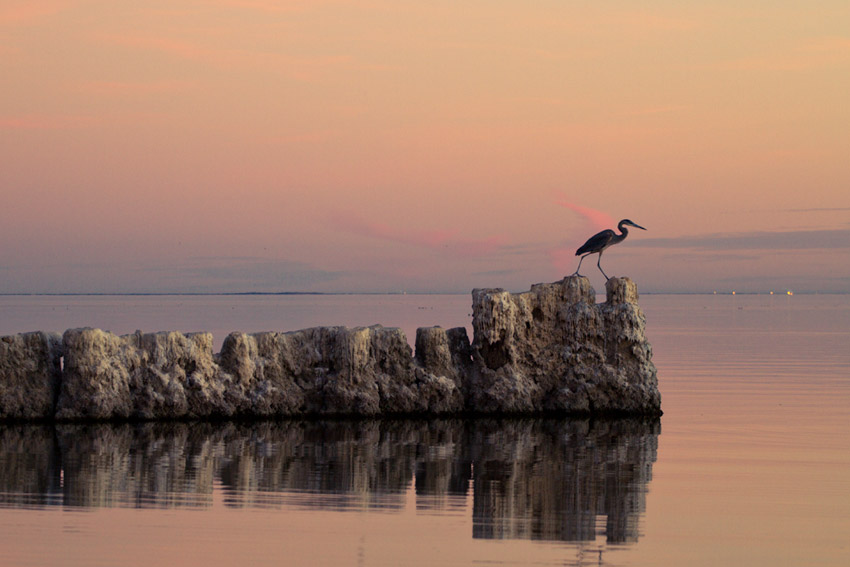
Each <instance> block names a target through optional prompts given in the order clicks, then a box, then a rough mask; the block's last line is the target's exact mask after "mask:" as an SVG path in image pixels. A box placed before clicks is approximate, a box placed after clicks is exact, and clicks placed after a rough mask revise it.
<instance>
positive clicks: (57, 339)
mask: <svg viewBox="0 0 850 567" xmlns="http://www.w3.org/2000/svg"><path fill="white" fill-rule="evenodd" d="M61 357H62V336H61V335H60V334H59V333H44V332H41V331H38V332H34V333H21V334H19V335H10V336H6V337H0V419H45V418H50V417H53V412H54V410H55V406H56V396H57V395H58V392H59V384H60V382H61V379H62V366H61V362H60V360H61Z"/></svg>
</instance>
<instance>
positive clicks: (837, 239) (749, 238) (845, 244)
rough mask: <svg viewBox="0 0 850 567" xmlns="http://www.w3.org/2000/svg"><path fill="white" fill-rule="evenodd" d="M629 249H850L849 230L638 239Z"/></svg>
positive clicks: (755, 232) (757, 232)
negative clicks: (633, 247) (640, 247)
mask: <svg viewBox="0 0 850 567" xmlns="http://www.w3.org/2000/svg"><path fill="white" fill-rule="evenodd" d="M631 245H632V246H643V247H649V248H693V249H699V250H818V249H821V250H829V249H850V229H835V230H796V231H782V232H766V231H754V232H738V233H716V234H705V235H697V236H682V237H678V238H640V239H636V240H634V241H633V242H631Z"/></svg>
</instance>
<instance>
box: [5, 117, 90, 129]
mask: <svg viewBox="0 0 850 567" xmlns="http://www.w3.org/2000/svg"><path fill="white" fill-rule="evenodd" d="M98 121H99V119H98V118H96V117H94V116H84V115H63V114H20V115H12V116H0V130H4V129H5V130H67V129H71V128H83V127H86V126H90V125H92V124H96V123H97V122H98Z"/></svg>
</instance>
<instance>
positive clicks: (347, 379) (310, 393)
mask: <svg viewBox="0 0 850 567" xmlns="http://www.w3.org/2000/svg"><path fill="white" fill-rule="evenodd" d="M443 335H445V332H443ZM467 343H468V341H467ZM447 353H448V351H447ZM434 356H436V354H435V355H434ZM448 356H449V358H451V354H450V353H448ZM220 364H221V370H222V373H223V375H224V378H223V379H222V380H223V381H227V382H228V383H231V384H233V385H234V388H233V391H232V392H231V394H232V396H233V398H234V399H236V400H238V403H237V406H238V411H239V413H242V414H249V415H299V414H325V415H327V414H356V415H378V414H392V413H426V412H428V413H444V412H449V411H459V410H460V409H462V408H463V398H462V395H461V393H460V389H459V387H458V385H457V380H458V379H459V377H458V376H457V375H456V374H457V373H456V372H455V373H454V374H451V372H452V370H453V369H451V368H448V367H446V366H445V365H443V366H441V367H439V368H423V367H421V366H420V365H417V364H415V363H414V359H413V355H412V353H411V350H410V346H409V345H408V344H407V338H406V337H405V335H404V333H403V332H402V331H401V329H397V328H385V327H382V326H380V325H375V326H372V327H357V328H353V329H349V328H347V327H316V328H312V329H304V330H301V331H293V332H289V333H257V334H253V335H246V334H244V333H231V334H230V335H229V336H228V337H227V338H226V339H225V341H224V345H223V346H222V351H221V355H220ZM447 373H449V374H451V375H450V376H446V374H447Z"/></svg>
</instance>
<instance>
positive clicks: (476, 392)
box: [468, 276, 661, 414]
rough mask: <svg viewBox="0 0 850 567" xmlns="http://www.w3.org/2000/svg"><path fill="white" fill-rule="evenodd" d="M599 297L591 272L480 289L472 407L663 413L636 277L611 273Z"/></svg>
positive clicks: (475, 311)
mask: <svg viewBox="0 0 850 567" xmlns="http://www.w3.org/2000/svg"><path fill="white" fill-rule="evenodd" d="M607 294H608V301H607V302H606V303H604V304H600V305H597V304H596V303H595V301H596V298H595V293H594V291H593V288H592V287H591V286H590V282H589V281H588V279H587V278H584V277H581V276H570V277H567V278H564V279H563V280H562V281H560V282H557V283H552V284H537V285H534V286H532V288H531V291H528V292H525V293H519V294H511V293H508V292H506V291H504V290H501V289H483V290H482V289H477V290H475V291H473V306H472V307H473V322H472V325H473V329H474V333H475V334H474V340H473V344H472V351H473V352H472V356H473V366H474V369H473V372H472V375H471V377H470V381H471V386H470V393H471V396H470V397H469V399H468V403H469V404H470V407H471V408H474V409H475V410H476V411H481V412H505V413H527V412H533V411H540V410H544V411H567V412H571V413H645V414H658V413H660V412H661V397H660V394H659V392H658V381H657V376H656V370H655V366H654V365H653V364H652V350H651V347H650V346H649V343H648V341H647V340H646V337H645V335H644V328H645V324H646V319H645V317H644V314H643V312H642V311H641V309H640V307H638V305H637V303H635V302H636V301H637V298H638V293H637V287H636V286H635V284H634V282H632V281H631V280H630V279H628V278H611V279H610V280H609V281H608V284H607Z"/></svg>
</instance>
